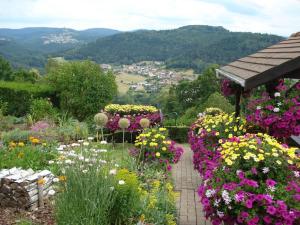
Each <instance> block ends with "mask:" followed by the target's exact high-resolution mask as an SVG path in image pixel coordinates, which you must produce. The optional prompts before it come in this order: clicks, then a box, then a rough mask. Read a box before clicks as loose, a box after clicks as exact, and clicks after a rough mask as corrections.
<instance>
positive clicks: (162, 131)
mask: <svg viewBox="0 0 300 225" xmlns="http://www.w3.org/2000/svg"><path fill="white" fill-rule="evenodd" d="M135 146H136V148H134V149H132V150H131V154H132V155H133V156H135V157H136V158H137V159H138V161H139V162H151V163H154V164H156V165H158V166H159V167H162V168H165V169H166V170H168V171H170V170H171V169H172V167H171V165H170V163H177V162H178V161H179V159H180V157H181V155H182V153H183V148H182V147H179V146H176V143H175V141H172V140H170V139H168V131H167V129H166V128H152V129H147V130H145V131H144V132H143V133H142V134H140V135H139V136H138V137H137V138H136V141H135Z"/></svg>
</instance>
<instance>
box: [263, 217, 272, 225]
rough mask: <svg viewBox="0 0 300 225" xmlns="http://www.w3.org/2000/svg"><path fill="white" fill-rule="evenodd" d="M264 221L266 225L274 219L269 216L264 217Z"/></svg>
mask: <svg viewBox="0 0 300 225" xmlns="http://www.w3.org/2000/svg"><path fill="white" fill-rule="evenodd" d="M263 220H264V222H265V223H266V224H270V223H272V218H271V217H269V216H264V218H263Z"/></svg>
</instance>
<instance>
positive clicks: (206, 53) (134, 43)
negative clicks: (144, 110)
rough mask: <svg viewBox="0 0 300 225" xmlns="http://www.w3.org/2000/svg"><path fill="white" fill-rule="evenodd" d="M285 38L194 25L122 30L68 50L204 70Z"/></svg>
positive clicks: (104, 59)
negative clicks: (175, 27) (163, 28)
mask: <svg viewBox="0 0 300 225" xmlns="http://www.w3.org/2000/svg"><path fill="white" fill-rule="evenodd" d="M283 39H284V38H283V37H280V36H276V35H268V34H258V33H245V32H230V31H228V30H226V29H224V28H223V27H213V26H202V25H193V26H185V27H181V28H178V29H174V30H161V31H154V30H140V31H135V32H125V33H119V34H115V35H112V36H108V37H104V38H99V39H97V40H96V41H95V42H91V43H89V44H87V45H84V46H82V47H80V48H79V49H74V50H71V51H68V52H67V53H66V54H65V56H66V57H67V58H69V59H86V58H90V59H93V60H95V61H97V62H99V63H100V62H101V63H122V64H131V63H134V62H138V61H143V60H158V61H166V62H167V65H168V66H169V67H192V68H194V69H197V70H201V69H202V68H203V67H204V66H206V65H207V64H210V63H218V64H224V63H228V62H230V61H232V60H235V59H237V58H240V57H243V56H245V55H248V54H251V53H253V52H255V51H257V50H259V49H262V48H265V47H267V46H270V45H272V44H274V43H276V42H279V41H281V40H283Z"/></svg>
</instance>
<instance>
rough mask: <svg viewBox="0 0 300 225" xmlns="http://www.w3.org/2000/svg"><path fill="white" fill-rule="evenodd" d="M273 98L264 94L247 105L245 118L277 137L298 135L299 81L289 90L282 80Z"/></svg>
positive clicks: (299, 110)
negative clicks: (247, 113) (247, 111)
mask: <svg viewBox="0 0 300 225" xmlns="http://www.w3.org/2000/svg"><path fill="white" fill-rule="evenodd" d="M276 89H277V91H278V92H276V93H275V94H274V98H270V97H269V96H268V95H266V94H264V95H263V97H261V98H257V99H254V100H253V101H251V102H250V103H249V105H248V109H249V110H250V114H249V115H248V116H247V120H248V121H249V122H252V123H254V124H256V125H258V126H260V127H262V128H263V129H265V130H266V131H267V132H268V133H269V134H271V135H272V136H275V137H278V138H287V137H290V136H291V135H296V136H298V135H300V82H298V83H297V84H295V86H294V87H293V88H292V89H291V90H289V93H287V87H286V86H285V85H284V83H283V81H282V82H281V83H280V84H279V86H278V87H277V88H276Z"/></svg>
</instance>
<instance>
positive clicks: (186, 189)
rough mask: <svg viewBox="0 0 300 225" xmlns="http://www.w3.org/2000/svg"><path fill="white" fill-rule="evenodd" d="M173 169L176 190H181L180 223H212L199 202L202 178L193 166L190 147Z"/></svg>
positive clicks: (178, 201) (183, 224)
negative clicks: (206, 217)
mask: <svg viewBox="0 0 300 225" xmlns="http://www.w3.org/2000/svg"><path fill="white" fill-rule="evenodd" d="M172 171H173V172H172V176H173V179H174V181H175V191H178V192H180V197H179V198H178V199H177V202H176V206H177V210H178V222H179V225H211V223H210V221H208V220H206V219H205V216H204V214H203V212H202V205H201V203H200V202H199V197H198V194H197V189H198V187H199V185H200V183H201V178H200V176H199V174H198V173H197V171H195V170H194V168H193V153H192V151H191V149H190V148H189V147H185V151H184V154H183V155H182V157H181V160H180V161H179V162H178V163H177V164H176V165H174V167H173V170H172Z"/></svg>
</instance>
